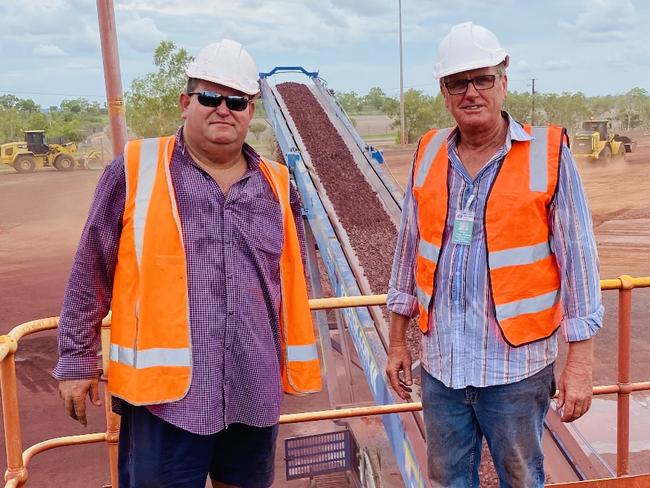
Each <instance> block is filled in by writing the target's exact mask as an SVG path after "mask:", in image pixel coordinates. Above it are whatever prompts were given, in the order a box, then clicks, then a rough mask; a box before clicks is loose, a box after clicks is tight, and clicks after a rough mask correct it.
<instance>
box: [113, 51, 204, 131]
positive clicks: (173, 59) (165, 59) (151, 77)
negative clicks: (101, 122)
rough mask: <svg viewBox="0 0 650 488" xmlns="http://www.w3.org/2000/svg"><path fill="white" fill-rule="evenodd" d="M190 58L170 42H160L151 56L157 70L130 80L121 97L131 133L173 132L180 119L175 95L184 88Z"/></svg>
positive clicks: (185, 52)
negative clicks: (123, 97) (127, 88)
mask: <svg viewBox="0 0 650 488" xmlns="http://www.w3.org/2000/svg"><path fill="white" fill-rule="evenodd" d="M191 60H192V57H191V56H190V54H189V53H188V52H187V51H186V50H185V49H183V48H177V47H176V45H175V44H174V43H173V42H171V41H161V42H160V44H159V45H158V47H157V48H156V50H155V51H154V57H153V62H154V65H155V66H156V68H157V71H156V72H154V73H149V74H147V75H145V76H144V77H142V78H136V79H135V80H133V83H132V84H131V90H130V91H129V92H128V93H127V94H126V97H125V100H126V117H127V121H128V125H129V127H130V128H131V129H132V130H133V131H134V132H135V133H137V134H138V135H140V136H142V137H155V136H161V135H165V134H172V133H174V132H175V131H176V129H177V127H178V125H179V124H180V121H181V118H180V112H179V108H178V95H179V93H180V92H182V91H183V89H184V88H185V84H186V77H185V67H186V66H187V64H188V63H189V62H190V61H191Z"/></svg>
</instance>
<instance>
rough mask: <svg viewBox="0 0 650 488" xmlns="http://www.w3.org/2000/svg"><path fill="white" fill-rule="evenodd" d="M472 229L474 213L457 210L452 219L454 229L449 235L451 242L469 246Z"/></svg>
mask: <svg viewBox="0 0 650 488" xmlns="http://www.w3.org/2000/svg"><path fill="white" fill-rule="evenodd" d="M473 229H474V213H473V212H472V213H466V212H458V214H456V219H455V220H454V231H453V233H452V235H451V242H452V243H454V244H460V245H461V246H469V245H470V244H471V243H472V230H473Z"/></svg>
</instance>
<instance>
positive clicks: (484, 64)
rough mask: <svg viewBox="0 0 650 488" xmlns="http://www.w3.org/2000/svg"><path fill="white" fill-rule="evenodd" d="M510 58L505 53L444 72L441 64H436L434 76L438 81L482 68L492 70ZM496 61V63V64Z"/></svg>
mask: <svg viewBox="0 0 650 488" xmlns="http://www.w3.org/2000/svg"><path fill="white" fill-rule="evenodd" d="M507 58H508V55H507V54H506V53H505V52H504V53H503V56H498V57H496V58H493V59H490V60H487V59H486V60H481V61H474V62H471V63H465V64H463V65H458V66H454V68H452V69H446V70H443V69H442V67H441V66H440V63H436V64H435V65H434V67H433V76H434V77H435V78H437V79H441V78H444V77H445V76H449V75H455V74H457V73H463V72H465V71H472V70H474V69H482V68H492V67H494V66H498V65H500V64H501V63H503V62H504V61H505V60H506V59H507ZM495 61H496V62H495Z"/></svg>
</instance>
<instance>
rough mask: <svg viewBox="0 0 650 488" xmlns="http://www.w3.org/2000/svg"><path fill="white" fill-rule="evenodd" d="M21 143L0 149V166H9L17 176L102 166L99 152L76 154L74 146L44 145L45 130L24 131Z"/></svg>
mask: <svg viewBox="0 0 650 488" xmlns="http://www.w3.org/2000/svg"><path fill="white" fill-rule="evenodd" d="M24 134H25V141H24V142H9V143H7V144H2V145H1V146H0V163H4V164H8V165H10V166H12V167H13V168H14V169H15V170H16V171H18V172H19V173H31V172H32V171H34V170H35V169H36V168H37V167H39V168H40V167H45V166H53V167H55V168H56V169H58V170H60V171H70V170H72V169H74V168H75V167H81V168H92V169H94V168H95V167H97V166H101V162H100V157H99V153H98V152H97V151H92V152H90V153H89V154H87V155H79V154H77V149H78V148H77V144H75V143H73V142H68V143H65V144H47V143H46V142H45V131H44V130H26V131H24Z"/></svg>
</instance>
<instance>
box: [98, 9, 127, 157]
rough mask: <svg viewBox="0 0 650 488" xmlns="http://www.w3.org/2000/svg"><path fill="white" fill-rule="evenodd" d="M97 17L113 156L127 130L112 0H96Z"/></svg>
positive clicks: (124, 142)
mask: <svg viewBox="0 0 650 488" xmlns="http://www.w3.org/2000/svg"><path fill="white" fill-rule="evenodd" d="M97 17H98V19H99V37H100V39H101V48H102V60H103V62H104V82H105V84H106V100H107V103H108V118H109V121H110V125H111V142H112V147H113V157H116V156H117V155H119V154H122V152H123V151H124V145H125V144H126V141H127V132H126V117H125V114H124V95H123V93H122V80H121V75H120V57H119V53H118V46H117V29H116V27H115V11H114V8H113V0H97Z"/></svg>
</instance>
